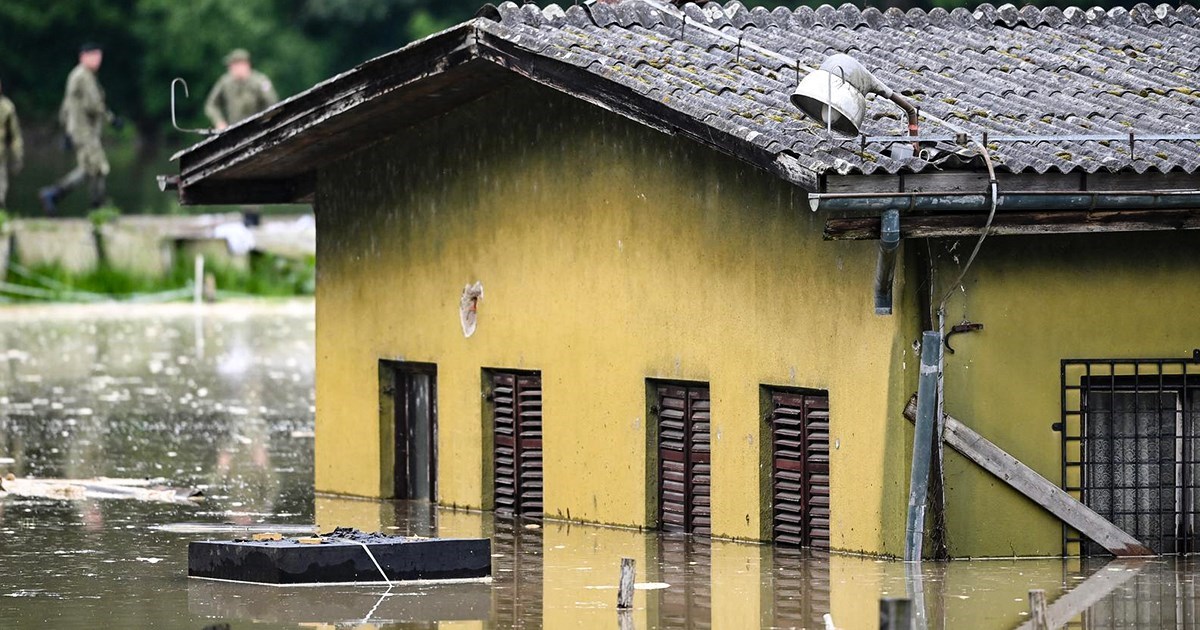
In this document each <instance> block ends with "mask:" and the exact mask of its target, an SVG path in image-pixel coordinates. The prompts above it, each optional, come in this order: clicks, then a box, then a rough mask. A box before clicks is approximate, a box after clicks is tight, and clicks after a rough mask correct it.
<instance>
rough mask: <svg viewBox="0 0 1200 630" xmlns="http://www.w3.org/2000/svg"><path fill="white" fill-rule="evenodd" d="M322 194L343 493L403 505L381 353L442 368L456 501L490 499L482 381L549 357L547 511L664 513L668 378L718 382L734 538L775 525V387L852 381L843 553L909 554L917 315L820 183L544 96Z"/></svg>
mask: <svg viewBox="0 0 1200 630" xmlns="http://www.w3.org/2000/svg"><path fill="white" fill-rule="evenodd" d="M316 207H317V221H318V234H319V237H318V244H317V249H318V255H317V259H318V261H319V263H318V283H317V428H316V432H317V439H316V486H317V489H318V491H322V492H331V493H342V494H351V495H361V496H388V495H389V494H390V493H391V488H390V482H389V479H390V475H391V468H390V467H391V462H390V456H389V455H388V454H387V453H386V451H387V450H388V448H389V447H386V446H385V447H383V448H381V444H380V414H379V384H378V378H377V373H378V362H379V360H380V359H392V360H408V361H422V362H432V363H436V364H437V367H438V384H437V386H438V401H437V402H438V422H439V440H438V449H439V453H438V458H439V459H438V461H439V468H438V474H439V494H440V497H439V498H440V501H441V502H442V503H446V504H457V505H463V506H482V505H486V504H487V503H488V500H487V496H488V494H490V491H491V490H490V486H489V485H488V484H489V482H488V479H489V471H487V470H485V458H484V457H483V454H482V449H483V445H484V443H485V433H484V431H485V426H486V423H485V421H484V419H483V418H482V417H481V415H482V414H481V412H480V409H481V403H480V397H481V391H482V375H481V370H482V369H484V368H495V367H507V368H524V369H538V370H541V371H542V376H543V379H544V383H543V391H544V418H545V426H544V429H543V432H544V441H545V442H544V444H545V446H544V454H545V455H544V456H545V464H544V466H545V507H546V512H547V513H548V514H549V515H550V516H553V517H562V518H568V517H569V518H571V519H581V520H587V521H594V522H600V523H613V524H625V525H650V524H652V521H653V518H654V515H653V513H648V512H649V510H648V507H647V506H648V505H651V504H652V500H651V498H652V496H653V495H652V494H648V493H651V492H653V491H654V490H655V488H654V486H653V485H652V484H650V483H648V482H647V479H648V478H650V477H651V476H652V475H653V470H652V469H651V470H650V471H649V474H648V471H647V453H646V449H647V435H648V433H647V418H646V379H648V378H661V379H682V380H694V381H705V382H708V383H709V384H710V385H711V394H712V400H713V402H712V408H713V418H714V422H713V455H712V458H713V471H714V472H713V482H712V484H713V485H712V495H713V496H712V500H713V505H714V507H713V531H714V534H716V535H719V536H725V537H735V538H749V539H757V538H760V537H761V536H762V535H763V534H764V531H765V522H764V519H763V518H762V515H761V514H760V511H761V509H762V508H763V505H762V499H761V497H760V492H759V488H760V487H761V482H762V481H763V474H764V471H763V470H762V469H761V467H760V453H761V450H760V449H761V448H762V444H763V440H764V438H765V437H767V434H766V433H765V423H763V421H762V420H761V416H760V408H759V405H760V385H761V384H764V383H765V384H778V385H791V386H799V387H809V388H818V389H827V390H828V391H829V393H830V405H831V410H832V436H831V441H832V442H834V443H835V447H834V450H833V451H832V464H831V465H832V504H833V514H834V517H833V518H834V525H833V545H834V547H836V548H840V549H847V550H861V551H867V552H872V553H888V554H899V553H900V552H901V548H900V544H901V539H902V534H903V509H904V507H903V506H904V501H905V497H906V493H907V476H906V474H905V473H904V470H905V468H906V461H907V457H908V452H909V449H910V448H911V446H910V443H911V429H910V428H909V427H908V426H907V425H906V424H905V423H903V422H902V421H900V420H899V419H898V418H899V411H900V409H901V407H902V405H903V402H904V401H905V400H906V398H907V396H908V394H909V393H911V391H912V390H913V387H915V374H916V369H915V368H916V363H915V359H914V358H913V356H912V350H911V341H912V339H913V338H914V336H915V334H916V332H915V325H913V324H905V322H906V321H915V319H914V318H913V317H912V315H911V311H912V307H911V305H910V304H909V303H907V302H904V303H902V304H900V305H899V309H898V312H899V315H897V316H895V317H891V318H886V317H877V316H875V315H874V314H873V312H872V307H871V306H872V302H871V295H872V294H871V281H872V274H873V270H874V264H875V253H874V252H875V245H874V244H873V243H830V242H824V241H822V240H821V229H822V226H823V222H824V219H825V217H824V216H822V215H818V214H813V213H811V212H810V211H809V209H808V207H807V203H806V202H805V197H804V195H803V193H802V192H801V191H799V190H796V189H794V188H791V187H790V186H788V185H786V184H784V183H782V182H780V181H778V180H777V179H775V178H774V177H772V176H770V175H768V174H765V173H763V172H761V171H758V170H756V169H754V168H751V167H749V166H746V165H744V164H743V163H741V162H738V161H736V160H734V159H731V158H728V157H725V156H722V155H719V154H717V153H716V152H713V151H711V150H708V149H705V148H703V147H700V146H699V145H697V144H695V143H692V142H690V141H687V140H682V139H676V138H671V137H668V136H664V135H662V134H660V133H658V132H656V131H651V130H649V129H647V128H645V127H642V126H640V125H637V124H635V123H632V122H629V121H627V120H625V119H623V118H620V117H617V116H615V115H613V114H610V113H608V112H605V111H603V110H600V109H598V108H595V107H593V106H590V105H587V104H583V103H580V102H577V101H574V100H572V99H570V98H568V97H565V96H562V95H559V94H558V93H556V92H552V91H550V90H548V89H545V88H540V87H534V86H532V85H525V84H522V85H516V86H514V87H510V88H506V89H505V90H504V91H502V92H500V93H498V94H495V95H492V96H489V97H487V98H485V99H482V100H480V101H477V102H475V103H473V104H470V105H468V106H465V107H462V108H459V109H458V110H455V111H454V112H452V113H450V114H449V115H447V116H445V117H442V118H440V119H437V120H434V121H431V122H429V123H428V124H425V125H422V127H421V128H419V129H407V130H402V131H398V133H397V135H396V136H394V137H393V138H391V139H388V140H386V141H384V142H382V143H380V144H378V145H375V146H373V147H370V148H367V149H365V150H363V151H361V152H359V153H357V154H355V155H353V156H351V157H349V158H347V159H345V160H343V161H341V162H339V163H337V164H335V165H334V166H332V167H330V168H327V169H323V170H322V171H321V172H320V174H319V186H318V191H317V203H316ZM475 281H480V282H482V284H483V287H484V297H483V299H482V301H481V302H480V305H479V324H478V330H477V332H476V333H475V334H474V336H473V337H471V338H469V339H468V338H464V336H463V332H462V330H461V327H460V323H459V315H458V308H459V299H460V296H461V293H462V290H463V287H464V285H466V284H468V283H473V282H475ZM905 293H906V291H905V289H904V283H903V282H900V283H899V284H898V286H897V294H898V295H904V294H905ZM906 312H907V313H908V314H909V316H908V317H907V318H906V317H905V316H904V314H905V313H906ZM893 366H895V367H893Z"/></svg>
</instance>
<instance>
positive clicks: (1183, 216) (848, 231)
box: [825, 210, 1200, 241]
mask: <svg viewBox="0 0 1200 630" xmlns="http://www.w3.org/2000/svg"><path fill="white" fill-rule="evenodd" d="M986 222H987V215H986V214H983V213H972V214H941V215H923V216H914V215H909V216H902V217H900V237H901V238H931V237H939V236H972V235H977V234H979V233H980V232H981V231H983V226H984V224H985V223H986ZM1197 229H1200V210H1112V211H1105V212H1087V211H1073V212H1065V211H1061V212H1006V213H1004V214H999V213H998V214H997V215H996V219H995V220H994V221H993V222H992V229H991V230H990V231H989V232H988V233H989V234H994V235H1001V236H1003V235H1013V234H1073V233H1089V232H1158V231H1170V230H1197ZM878 238H879V217H877V216H871V217H846V218H840V219H829V220H827V221H826V222H825V239H826V240H830V241H863V240H872V239H878Z"/></svg>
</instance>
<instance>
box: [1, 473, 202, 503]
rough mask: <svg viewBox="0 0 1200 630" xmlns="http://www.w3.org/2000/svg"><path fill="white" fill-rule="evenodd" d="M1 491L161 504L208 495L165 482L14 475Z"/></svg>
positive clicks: (188, 501)
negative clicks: (39, 477) (20, 476)
mask: <svg viewBox="0 0 1200 630" xmlns="http://www.w3.org/2000/svg"><path fill="white" fill-rule="evenodd" d="M0 491H3V492H6V493H8V494H11V495H14V496H21V497H37V498H42V499H58V500H61V501H82V500H84V499H131V500H134V501H152V502H157V503H186V504H190V503H196V502H199V501H203V500H204V493H203V492H201V491H200V490H197V489H194V488H172V487H169V486H166V485H163V480H161V479H117V478H110V477H96V478H95V479H29V478H16V477H14V476H12V475H11V474H10V475H8V476H7V477H5V478H4V480H3V481H0Z"/></svg>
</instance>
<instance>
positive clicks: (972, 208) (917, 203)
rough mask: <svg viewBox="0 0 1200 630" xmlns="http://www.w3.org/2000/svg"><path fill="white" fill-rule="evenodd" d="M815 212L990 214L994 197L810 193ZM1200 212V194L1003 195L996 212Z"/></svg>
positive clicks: (957, 193)
mask: <svg viewBox="0 0 1200 630" xmlns="http://www.w3.org/2000/svg"><path fill="white" fill-rule="evenodd" d="M808 204H809V207H810V208H812V210H813V212H816V211H817V210H825V211H830V212H871V213H878V212H886V211H888V210H893V209H897V210H904V211H908V212H922V213H939V212H948V213H949V212H987V211H988V209H989V208H990V207H991V197H990V195H988V194H987V193H973V192H928V193H925V192H919V193H810V194H809V195H808ZM1194 208H1200V190H1178V191H1176V190H1170V191H1129V192H1124V191H1123V192H1016V193H1013V192H1010V193H1001V194H1000V195H999V197H998V199H997V202H996V211H997V212H1005V211H1025V212H1030V211H1034V212H1036V211H1047V212H1052V211H1057V210H1184V209H1194Z"/></svg>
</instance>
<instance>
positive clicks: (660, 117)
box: [176, 18, 819, 205]
mask: <svg viewBox="0 0 1200 630" xmlns="http://www.w3.org/2000/svg"><path fill="white" fill-rule="evenodd" d="M467 64H483V65H487V66H489V67H492V68H494V69H497V70H500V69H502V70H503V71H504V74H505V75H508V76H521V77H524V78H526V79H529V80H531V81H534V82H536V83H539V84H542V85H545V86H547V87H550V88H553V89H556V90H558V91H561V92H563V93H566V94H569V95H571V96H574V97H576V98H579V99H581V100H584V101H586V102H589V103H591V104H593V105H596V106H599V107H601V108H603V109H606V110H608V111H611V112H614V113H616V114H618V115H621V116H623V117H625V118H629V119H631V120H634V121H636V122H639V123H642V124H644V125H646V126H648V127H651V128H653V129H656V130H658V131H661V132H663V133H667V134H671V135H681V136H684V137H688V138H691V139H693V140H695V141H697V142H699V143H701V144H703V145H706V146H708V147H710V148H713V149H715V150H717V151H720V152H722V153H725V154H728V155H731V156H733V157H735V158H738V159H740V160H743V161H745V162H748V163H750V164H753V165H755V166H758V167H760V168H762V169H764V170H766V171H768V172H770V173H772V174H774V175H776V176H777V177H779V178H781V179H783V180H785V181H787V182H789V183H792V184H794V185H797V186H799V187H801V188H803V189H805V190H809V191H815V190H818V189H819V177H818V174H817V173H816V172H815V171H813V170H811V169H809V168H807V167H806V166H805V165H804V164H803V163H802V161H801V159H800V157H799V156H795V155H791V154H789V153H782V154H780V153H775V152H772V151H769V150H767V149H765V148H763V147H761V146H759V145H756V144H754V143H753V142H751V140H752V139H753V138H752V137H751V136H749V135H747V136H746V137H739V136H738V135H735V134H734V133H730V132H727V131H724V130H721V129H716V128H714V127H712V126H710V125H708V124H707V123H705V122H704V121H703V120H699V119H697V118H695V117H693V116H690V115H689V114H687V113H686V112H683V111H680V110H678V109H675V108H673V107H672V106H671V105H669V104H666V103H663V102H661V101H659V100H656V99H654V98H651V97H649V96H647V95H645V94H641V93H639V92H637V91H635V90H634V89H632V88H630V87H627V86H624V85H621V84H620V83H617V82H614V81H610V80H608V79H605V78H603V77H600V76H597V75H595V74H593V73H591V72H589V71H588V70H587V69H586V68H580V67H578V66H574V65H571V64H569V63H566V62H563V61H560V60H557V59H554V58H552V57H548V56H544V55H541V54H539V52H538V51H536V50H531V49H529V48H526V47H523V46H522V45H521V44H520V43H517V42H514V41H510V40H508V39H506V38H505V37H503V35H502V27H501V26H499V25H497V24H496V23H495V22H491V21H489V20H486V19H483V18H477V19H475V20H472V21H469V22H465V23H463V24H460V25H459V26H456V27H454V28H451V29H448V30H446V31H443V32H441V33H438V34H436V35H433V36H430V37H428V38H425V39H423V40H420V41H418V42H414V43H412V44H409V45H408V46H405V47H404V48H401V49H399V50H396V51H393V52H391V53H388V54H385V55H382V56H380V57H377V58H375V59H372V60H370V61H367V62H365V63H363V64H361V65H359V66H357V67H355V68H354V69H352V70H350V71H348V72H345V73H342V74H340V75H338V76H335V77H333V78H331V79H329V80H327V81H324V82H322V83H320V84H318V85H316V86H314V87H313V88H311V89H309V90H306V91H305V92H302V93H300V94H297V95H296V96H294V97H292V98H289V99H287V100H286V101H283V102H281V103H279V104H278V105H276V106H274V107H272V108H270V109H268V110H266V111H264V112H262V113H260V114H258V115H256V116H254V117H252V118H250V119H247V120H245V121H243V122H241V123H239V124H238V125H235V126H233V127H231V128H229V130H227V131H226V132H224V133H222V134H220V135H218V136H214V137H212V138H209V139H206V140H205V141H203V142H200V143H198V144H196V145H194V146H192V147H190V148H188V149H185V150H184V151H181V152H180V153H178V154H177V155H176V157H177V158H178V159H179V165H180V176H179V180H178V190H179V195H180V200H181V203H183V204H184V205H196V204H237V203H297V202H301V203H302V202H307V201H310V200H311V198H312V193H313V190H314V187H315V186H314V178H315V175H314V173H315V170H316V167H317V166H318V164H316V163H311V162H308V163H306V165H305V170H303V171H300V172H292V173H287V174H286V176H278V177H277V176H275V175H278V173H269V174H270V175H271V176H269V177H256V176H253V173H254V171H255V170H258V171H260V172H261V171H264V169H263V168H261V166H262V164H264V163H266V164H268V165H269V164H270V161H271V160H272V159H274V158H272V157H271V155H272V151H274V150H275V149H278V148H280V147H281V146H282V145H284V143H288V142H296V143H299V142H300V141H301V140H302V139H303V136H305V134H308V135H313V134H315V133H317V131H316V130H317V128H319V127H322V126H332V123H333V122H334V121H336V120H338V119H339V118H341V119H345V120H355V119H346V118H345V117H346V116H349V115H352V114H354V113H359V112H363V111H365V110H368V109H369V108H370V105H371V103H372V102H373V101H375V100H378V99H380V98H381V97H384V96H386V95H389V94H394V93H397V92H398V91H400V90H403V89H405V88H408V87H412V88H413V89H416V87H415V86H416V84H419V83H423V82H427V81H431V80H433V79H434V78H435V77H438V76H441V75H446V74H447V73H449V72H452V71H455V70H456V69H459V68H461V67H463V66H465V65H467ZM472 90H474V88H469V89H468V93H467V94H465V95H464V97H472V96H479V95H482V93H484V92H486V89H483V88H481V89H480V93H478V94H476V93H474V92H473V91H472ZM460 102H462V100H461V99H460V100H458V101H453V102H450V103H447V105H448V106H447V107H446V109H449V108H451V107H453V106H454V105H455V103H460ZM747 134H750V132H749V131H747ZM356 148H360V147H356ZM325 157H327V158H328V157H330V156H328V155H326V156H325ZM333 157H334V158H336V157H340V155H339V156H333ZM266 170H267V171H268V172H269V169H266ZM247 173H250V174H251V175H250V176H247Z"/></svg>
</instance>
